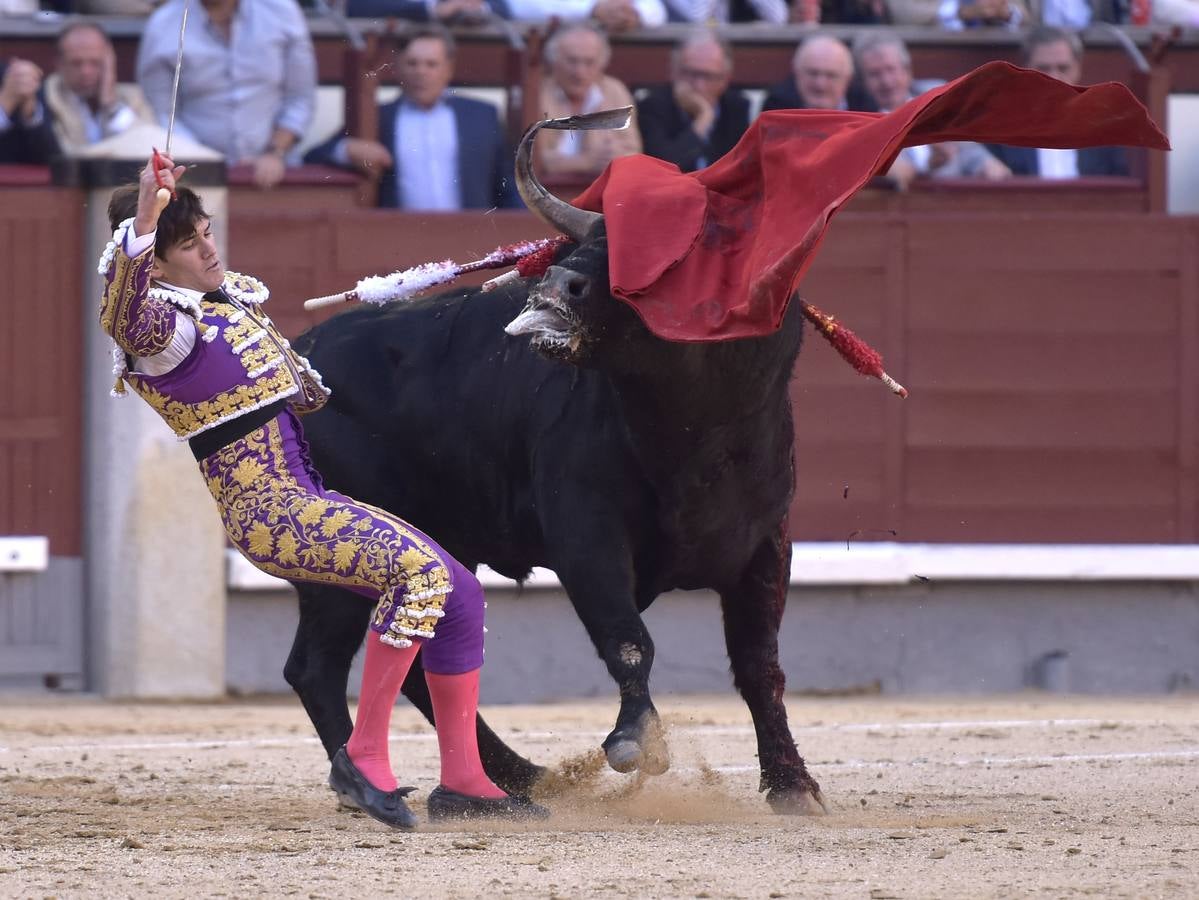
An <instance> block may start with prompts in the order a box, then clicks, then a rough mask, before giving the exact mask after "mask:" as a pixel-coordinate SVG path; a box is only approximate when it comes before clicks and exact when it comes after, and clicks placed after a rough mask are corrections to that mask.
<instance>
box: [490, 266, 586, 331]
mask: <svg viewBox="0 0 1199 900" xmlns="http://www.w3.org/2000/svg"><path fill="white" fill-rule="evenodd" d="M590 286H591V279H590V278H588V277H587V276H586V275H582V274H580V273H578V272H574V271H572V270H570V269H564V268H562V267H561V266H550V267H549V268H548V269H547V270H546V272H545V275H543V276H542V278H541V281H540V282H538V283H537V286H536V287H534V288H533V289H532V290H531V291H530V292H529V302H528V303H526V304H525V308H524V309H522V310H521V311H520V315H518V316H517V317H516V318H515V319H513V320H512V321H511V322H509V323H508V326H507V327H506V328H505V329H504V331H505V332H506V333H507V334H510V335H513V336H516V335H519V334H531V335H533V336H534V337H538V338H541V339H543V340H553V341H563V340H568V339H569V338H571V337H573V336H574V332H576V331H577V328H578V318H577V317H576V316H575V314H574V313H573V312H571V309H570V305H569V304H570V301H571V300H578V299H581V298H582V297H583V296H585V295H586V293H587V291H588V289H589V288H590Z"/></svg>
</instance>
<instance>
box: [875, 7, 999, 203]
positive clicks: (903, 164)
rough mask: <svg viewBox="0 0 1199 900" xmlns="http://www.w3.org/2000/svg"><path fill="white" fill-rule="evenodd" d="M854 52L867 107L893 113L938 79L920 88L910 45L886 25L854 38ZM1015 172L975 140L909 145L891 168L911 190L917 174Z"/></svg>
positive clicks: (990, 177) (987, 175) (889, 172)
mask: <svg viewBox="0 0 1199 900" xmlns="http://www.w3.org/2000/svg"><path fill="white" fill-rule="evenodd" d="M853 55H854V62H855V65H856V67H857V71H858V74H859V75H860V76H861V79H862V85H863V87H864V89H865V93H866V95H867V97H868V101H869V104H868V111H877V112H884V113H888V112H891V111H892V110H895V109H898V108H899V107H901V106H903V104H905V103H907V102H908V101H909V100H911V99H912V98H913V97H915V96H917V95H918V94H920V93H923V92H924V91H926V90H928V89H929V88H931V87H933V85H934V84H937V83H939V82H928V81H926V82H923V83H922V84H921V86H920V87H919V88H918V87H917V86H916V84H915V82H914V81H913V79H912V57H911V54H910V53H909V52H908V48H907V45H906V44H905V43H904V42H903V39H902V38H900V37H899V35H897V34H895V33H893V32H891V31H888V30H886V29H873V30H871V31H869V32H866V31H863V32H861V33H859V34H858V36H857V37H856V38H855V39H854V42H853ZM1011 174H1012V173H1011V172H1010V171H1009V170H1008V167H1007V166H1005V165H1004V164H1003V163H1002V162H1000V161H999V160H998V159H996V158H995V157H994V156H993V155H992V154H991V153H989V152H988V151H987V149H986V148H985V147H984V146H983V145H982V144H977V143H975V142H973V141H951V142H946V143H941V144H932V145H928V146H919V147H904V148H903V149H902V150H901V151H900V152H899V155H898V156H897V157H896V158H895V161H894V162H893V163H892V164H891V168H890V169H888V170H887V175H889V176H890V177H891V178H893V179H894V180H895V181H896V183H897V184H898V185H899V187H900V188H906V187H907V186H908V185H910V184H911V183H912V181H913V179H915V178H917V177H930V178H962V177H965V178H986V179H988V180H991V181H997V180H1000V179H1003V178H1007V177H1009V176H1010V175H1011Z"/></svg>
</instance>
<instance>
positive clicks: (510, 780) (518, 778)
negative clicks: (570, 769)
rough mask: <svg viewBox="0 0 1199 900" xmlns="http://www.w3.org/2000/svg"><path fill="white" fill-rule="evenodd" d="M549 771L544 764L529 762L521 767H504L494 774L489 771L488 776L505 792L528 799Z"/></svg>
mask: <svg viewBox="0 0 1199 900" xmlns="http://www.w3.org/2000/svg"><path fill="white" fill-rule="evenodd" d="M484 768H486V767H484ZM547 771H549V770H548V769H546V768H545V767H544V766H536V765H533V764H532V763H529V764H528V765H524V766H520V767H519V768H518V767H515V766H512V767H507V768H504V769H502V770H501V771H500V772H497V773H496V774H494V775H493V774H492V773H491V772H488V773H487V776H488V777H489V778H490V779H491V780H492V781H493V782H494V783H495V785H496V787H498V788H500V790H502V791H503V792H504V793H505V794H508V795H509V796H512V797H521V798H524V799H526V800H527V799H529V798H530V797H532V796H533V791H534V790H535V789H536V787H537V783H538V782H539V781H541V779H542V778H543V777H544V776H545V774H546V772H547Z"/></svg>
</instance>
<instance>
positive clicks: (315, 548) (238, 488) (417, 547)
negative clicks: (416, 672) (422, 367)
mask: <svg viewBox="0 0 1199 900" xmlns="http://www.w3.org/2000/svg"><path fill="white" fill-rule="evenodd" d="M200 467H201V470H202V471H203V473H204V476H205V482H206V483H207V484H208V489H209V491H210V492H211V493H212V496H213V497H214V498H215V499H216V501H217V503H218V504H219V506H220V510H221V518H222V520H223V522H224V524H225V531H226V533H227V534H228V535H229V538H230V540H232V541H233V543H234V544H235V545H236V546H237V547H238V549H240V550H241V552H242V553H243V554H245V555H246V556H247V557H249V558H250V559H251V560H252V561H253V562H254V564H255V565H256V566H258V567H259V568H260V569H262V570H263V571H265V572H268V573H270V574H272V575H278V576H280V577H282V578H291V579H296V580H300V581H315V582H320V583H326V584H338V585H342V586H344V587H357V588H368V589H371V590H373V591H376V592H378V594H379V601H378V603H377V605H376V607H375V614H374V621H375V623H376V625H377V626H379V627H384V626H386V627H387V628H388V629H389V630H390V631H391V632H394V634H395V635H402V636H408V637H423V638H429V637H432V636H433V632H434V628H435V627H436V625H437V622H438V620H439V619H440V618H441V617H442V616H443V615H445V613H444V609H443V608H444V606H445V599H446V596H447V595H448V594H449V592H450V591H451V590H452V589H453V585H452V583H451V580H450V573H449V569H448V568H447V567H446V564H445V562H444V560H442V559H441V557H440V556H439V555H438V553H437V552H436V551H435V549H434V548H433V546H432V545H431V544H430V543H429V542H428V541H427V540H425V539H424V536H423V535H421V534H420V533H419V532H416V531H414V530H412V528H411V527H410V526H408V525H406V524H405V523H404V522H402V521H401V520H400V519H397V518H395V517H394V516H392V515H391V514H389V513H387V512H385V511H383V510H380V509H378V508H377V507H374V506H370V505H368V504H358V503H353V502H348V501H343V500H340V499H337V498H336V496H334V497H332V498H328V497H316V496H314V495H313V494H312V493H311V492H310V491H309V490H308V489H306V488H305V487H303V486H302V485H300V484H299V483H298V482H297V481H296V479H295V477H294V476H293V475H292V474H291V472H289V471H288V469H287V467H286V465H285V463H284V447H283V437H282V433H281V432H280V430H279V423H278V422H275V421H271V422H268V423H267V424H266V425H265V426H263V427H262V428H259V429H257V430H256V431H253V432H251V433H250V434H248V435H247V436H246V437H244V438H241V439H240V440H237V441H234V442H233V443H232V444H230V445H229V446H227V447H224V448H222V449H221V450H218V451H217V452H216V453H214V454H213V455H212V456H209V457H207V458H206V459H205V460H204V461H203V462H201V463H200ZM401 591H402V593H399V592H401ZM397 595H398V596H397ZM397 599H402V601H403V604H404V605H403V606H397V605H396V601H397ZM393 611H394V614H395V615H394V619H393V620H392V621H391V623H390V624H387V623H388V618H389V616H390V615H391V614H392V613H393Z"/></svg>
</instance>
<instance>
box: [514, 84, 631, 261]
mask: <svg viewBox="0 0 1199 900" xmlns="http://www.w3.org/2000/svg"><path fill="white" fill-rule="evenodd" d="M632 113H633V107H631V106H622V107H620V108H619V109H604V110H601V111H599V112H594V113H587V114H586V115H582V116H566V117H565V118H561V119H542V120H541V121H540V122H537V123H535V124H533V125H530V126H529V129H528V130H527V131H526V132H525V133H524V136H523V137H521V139H520V146H519V147H517V148H516V189H517V190H518V191H520V196H521V199H523V200H524V201H525V205H526V206H527V207H529V209H530V210H532V211H533V212H534V213H535V214H536V215H537V217H538V218H539V219H541V220H542V221H543V222H545V223H546V224H547V225H550V226H552V227H554V228H557V229H558V230H559V231H560V232H562V233H563V234H564V235H566V236H567V237H569V238H573V239H574V240H576V241H581V240H583V238H585V237H586V236H587V232H589V231H590V230H591V228H592V226H593V225H595V223H596V222H599V221H601V220H602V219H603V218H604V217H603V214H602V213H597V212H591V211H590V210H586V209H579V208H578V207H575V206H571V205H570V204H569V203H567V202H566V201H565V200H560V199H559V198H557V197H555V196H554V195H553V194H551V193H550V192H549V191H547V190H546V189H545V187H544V186H542V184H541V182H540V181H538V180H537V176H536V175H534V174H533V165H532V156H533V138H534V137H536V136H537V132H538V131H540V130H541V129H542V128H551V129H555V130H558V131H593V130H596V129H599V128H625V127H627V126H628V124H629V118H630V117H631V115H632Z"/></svg>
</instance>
